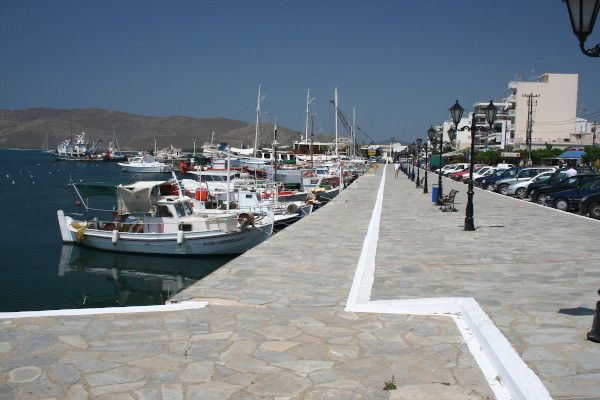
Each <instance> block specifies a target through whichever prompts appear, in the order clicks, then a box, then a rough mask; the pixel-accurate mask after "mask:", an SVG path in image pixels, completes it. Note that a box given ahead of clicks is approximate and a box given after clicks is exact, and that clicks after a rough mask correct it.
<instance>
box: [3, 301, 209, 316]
mask: <svg viewBox="0 0 600 400" xmlns="http://www.w3.org/2000/svg"><path fill="white" fill-rule="evenodd" d="M207 304H208V303H207V302H205V301H183V302H181V303H170V304H163V305H157V306H139V307H108V308H79V309H74V310H69V309H65V310H47V311H20V312H5V313H0V319H9V318H36V317H64V316H74V315H98V314H132V313H146V312H163V311H180V310H193V309H198V308H204V307H206V305H207Z"/></svg>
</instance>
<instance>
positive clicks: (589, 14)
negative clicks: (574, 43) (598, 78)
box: [563, 0, 600, 57]
mask: <svg viewBox="0 0 600 400" xmlns="http://www.w3.org/2000/svg"><path fill="white" fill-rule="evenodd" d="M563 2H566V3H567V9H568V10H569V17H570V18H571V27H572V28H573V33H574V34H575V36H577V39H579V48H580V49H581V51H582V52H583V54H585V55H586V56H589V57H600V44H597V45H596V46H594V47H593V48H591V49H586V48H585V41H586V39H587V37H588V36H589V35H590V34H591V33H592V31H593V30H594V24H595V23H596V18H597V17H598V11H599V10H600V0H563Z"/></svg>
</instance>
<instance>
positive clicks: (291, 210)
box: [287, 203, 298, 214]
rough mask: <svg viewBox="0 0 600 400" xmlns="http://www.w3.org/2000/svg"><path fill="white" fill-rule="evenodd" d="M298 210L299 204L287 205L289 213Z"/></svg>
mask: <svg viewBox="0 0 600 400" xmlns="http://www.w3.org/2000/svg"><path fill="white" fill-rule="evenodd" d="M296 211H298V206H297V205H296V204H293V203H292V204H290V205H289V206H287V212H288V214H293V213H295V212H296Z"/></svg>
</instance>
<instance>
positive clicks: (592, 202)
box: [579, 193, 600, 219]
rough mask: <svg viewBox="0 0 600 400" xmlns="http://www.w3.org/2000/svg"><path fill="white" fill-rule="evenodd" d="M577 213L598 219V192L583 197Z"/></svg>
mask: <svg viewBox="0 0 600 400" xmlns="http://www.w3.org/2000/svg"><path fill="white" fill-rule="evenodd" d="M579 214H581V215H587V216H589V217H590V218H594V219H600V193H594V194H590V195H587V196H585V197H583V198H582V199H581V202H580V203H579Z"/></svg>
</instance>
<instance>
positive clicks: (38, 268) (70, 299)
mask: <svg viewBox="0 0 600 400" xmlns="http://www.w3.org/2000/svg"><path fill="white" fill-rule="evenodd" d="M169 177H170V174H133V173H128V172H123V171H121V169H120V167H119V166H118V165H117V163H113V162H83V161H55V159H54V156H53V155H52V154H48V153H41V152H40V151H18V150H10V151H9V150H0V191H1V194H0V199H1V202H0V204H1V206H2V218H3V220H2V221H1V222H0V249H1V250H2V251H1V252H0V257H1V258H2V260H1V261H0V273H1V274H2V276H3V277H4V278H3V282H4V283H3V286H2V290H1V291H0V312H8V311H39V310H52V309H65V308H91V307H117V306H139V305H153V304H164V302H165V301H166V300H167V299H168V298H169V297H171V296H172V295H174V294H175V293H177V292H179V291H181V290H182V289H184V288H185V287H187V286H190V285H192V284H193V283H195V282H196V281H198V280H200V279H202V278H203V277H204V276H206V275H208V274H210V273H211V272H212V271H214V270H215V269H217V268H219V267H220V266H221V265H223V264H225V263H227V262H228V261H230V260H231V259H233V258H234V257H220V256H217V257H196V258H175V257H157V256H139V255H129V254H117V253H111V252H104V251H99V250H93V249H87V248H83V247H78V246H73V245H63V244H62V241H61V238H60V233H59V229H58V221H57V217H56V211H57V210H59V209H62V210H64V211H65V212H78V213H82V212H84V211H85V209H83V207H77V206H76V204H75V202H76V201H77V200H79V198H78V197H77V194H76V193H75V191H74V190H73V189H72V188H71V187H70V186H69V185H68V183H69V181H70V180H72V181H73V182H102V181H136V180H160V179H168V178H169ZM107 199H108V198H107ZM107 201H110V200H107ZM95 204H96V205H97V203H95ZM107 206H110V204H107Z"/></svg>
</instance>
